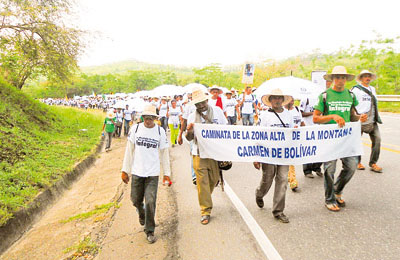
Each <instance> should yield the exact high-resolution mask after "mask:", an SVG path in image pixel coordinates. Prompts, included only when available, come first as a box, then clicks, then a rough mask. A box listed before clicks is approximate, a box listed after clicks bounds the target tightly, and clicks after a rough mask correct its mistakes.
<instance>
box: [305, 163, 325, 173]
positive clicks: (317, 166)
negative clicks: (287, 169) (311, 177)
mask: <svg viewBox="0 0 400 260" xmlns="http://www.w3.org/2000/svg"><path fill="white" fill-rule="evenodd" d="M321 165H322V163H307V164H303V172H304V174H308V173H312V172H322V170H321Z"/></svg>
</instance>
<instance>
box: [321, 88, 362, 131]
mask: <svg viewBox="0 0 400 260" xmlns="http://www.w3.org/2000/svg"><path fill="white" fill-rule="evenodd" d="M323 99H324V98H323V93H322V94H321V95H319V97H318V103H317V104H316V105H315V106H314V109H315V110H319V111H321V112H324V101H323ZM357 105H358V101H357V98H356V97H354V100H353V96H352V95H351V94H350V91H349V90H348V89H344V90H343V91H341V92H338V91H335V90H333V89H332V88H329V89H327V90H326V106H327V111H325V113H324V115H339V116H341V117H342V118H343V119H344V121H345V122H350V113H351V112H350V111H351V107H352V106H357ZM326 124H336V122H335V120H331V121H329V122H328V123H326Z"/></svg>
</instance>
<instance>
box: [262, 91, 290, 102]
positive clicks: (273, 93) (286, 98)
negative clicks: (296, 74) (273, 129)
mask: <svg viewBox="0 0 400 260" xmlns="http://www.w3.org/2000/svg"><path fill="white" fill-rule="evenodd" d="M270 96H283V103H282V106H285V105H287V104H288V103H289V102H290V100H291V99H292V97H291V96H289V95H285V94H284V93H283V91H282V90H281V89H279V88H276V89H273V90H272V91H271V92H270V93H268V94H266V95H264V96H262V97H261V101H262V102H263V104H264V105H266V106H269V107H270V106H271V102H270V101H269V97H270Z"/></svg>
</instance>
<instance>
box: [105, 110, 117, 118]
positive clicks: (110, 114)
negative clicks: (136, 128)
mask: <svg viewBox="0 0 400 260" xmlns="http://www.w3.org/2000/svg"><path fill="white" fill-rule="evenodd" d="M107 117H108V118H114V117H115V116H114V113H113V112H111V111H110V112H108V113H107Z"/></svg>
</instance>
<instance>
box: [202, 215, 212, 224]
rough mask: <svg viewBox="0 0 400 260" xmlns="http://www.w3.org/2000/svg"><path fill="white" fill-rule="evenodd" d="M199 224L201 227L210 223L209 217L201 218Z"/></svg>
mask: <svg viewBox="0 0 400 260" xmlns="http://www.w3.org/2000/svg"><path fill="white" fill-rule="evenodd" d="M200 223H201V224H203V225H207V224H208V223H210V215H203V216H201V219H200Z"/></svg>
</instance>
